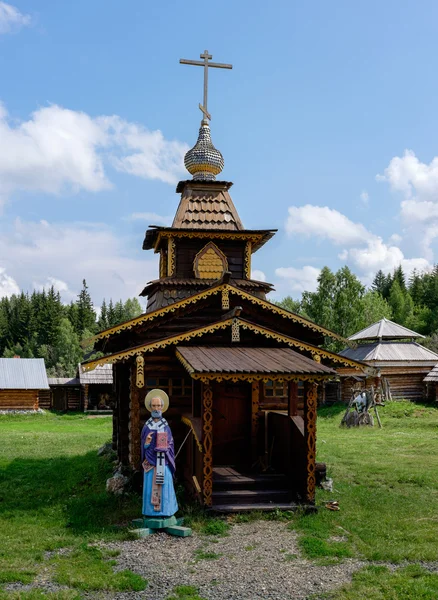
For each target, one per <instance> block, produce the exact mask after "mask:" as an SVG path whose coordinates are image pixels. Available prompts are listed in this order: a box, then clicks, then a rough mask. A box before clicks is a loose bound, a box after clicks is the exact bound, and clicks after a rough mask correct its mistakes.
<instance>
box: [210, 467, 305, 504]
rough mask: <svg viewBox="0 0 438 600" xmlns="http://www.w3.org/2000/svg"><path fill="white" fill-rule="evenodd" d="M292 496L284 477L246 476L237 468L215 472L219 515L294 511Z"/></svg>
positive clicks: (214, 480)
mask: <svg viewBox="0 0 438 600" xmlns="http://www.w3.org/2000/svg"><path fill="white" fill-rule="evenodd" d="M290 501H291V493H290V491H289V490H288V489H287V481H286V478H285V476H284V475H282V474H266V473H263V474H260V475H253V474H244V473H239V472H238V471H236V470H235V469H234V468H233V467H215V468H214V469H213V506H212V510H214V511H218V512H239V510H240V509H241V510H242V511H250V510H274V509H276V508H280V510H293V509H294V508H295V506H296V505H295V504H291V502H290Z"/></svg>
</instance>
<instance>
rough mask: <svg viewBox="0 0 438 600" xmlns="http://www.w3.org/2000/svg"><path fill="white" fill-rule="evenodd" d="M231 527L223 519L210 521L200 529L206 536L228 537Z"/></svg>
mask: <svg viewBox="0 0 438 600" xmlns="http://www.w3.org/2000/svg"><path fill="white" fill-rule="evenodd" d="M229 530H230V525H229V523H227V522H226V521H223V520H221V519H209V520H208V521H207V522H206V523H205V524H204V525H203V526H202V527H201V529H200V531H201V533H205V534H206V535H222V536H223V535H228V532H229Z"/></svg>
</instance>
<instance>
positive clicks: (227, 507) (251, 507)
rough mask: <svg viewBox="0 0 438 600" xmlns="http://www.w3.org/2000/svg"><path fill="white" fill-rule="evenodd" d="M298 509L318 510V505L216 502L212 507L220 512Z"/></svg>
mask: <svg viewBox="0 0 438 600" xmlns="http://www.w3.org/2000/svg"><path fill="white" fill-rule="evenodd" d="M297 509H300V510H303V509H304V511H306V512H316V511H317V509H316V506H312V505H303V504H295V503H293V502H290V503H289V502H278V503H272V502H268V503H262V502H261V503H259V504H215V505H213V506H212V507H211V509H209V510H211V511H212V512H218V513H240V512H252V511H261V512H270V511H273V510H284V511H295V510H297Z"/></svg>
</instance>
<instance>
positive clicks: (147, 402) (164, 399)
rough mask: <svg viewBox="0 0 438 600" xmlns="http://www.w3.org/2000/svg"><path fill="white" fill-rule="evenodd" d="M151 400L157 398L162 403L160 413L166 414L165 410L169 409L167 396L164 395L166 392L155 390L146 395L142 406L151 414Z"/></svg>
mask: <svg viewBox="0 0 438 600" xmlns="http://www.w3.org/2000/svg"><path fill="white" fill-rule="evenodd" d="M153 398H159V399H160V400H161V401H162V403H163V408H162V409H161V412H163V413H164V412H166V410H167V409H168V408H169V396H168V395H167V394H166V392H165V391H164V390H159V389H155V390H151V391H150V392H148V393H147V394H146V398H145V400H144V405H145V406H146V409H147V410H148V411H149V412H152V408H151V402H152V399H153Z"/></svg>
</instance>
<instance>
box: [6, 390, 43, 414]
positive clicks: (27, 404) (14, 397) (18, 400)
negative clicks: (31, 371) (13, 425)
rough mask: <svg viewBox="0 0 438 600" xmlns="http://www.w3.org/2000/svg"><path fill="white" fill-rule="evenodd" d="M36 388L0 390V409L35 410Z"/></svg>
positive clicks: (36, 405) (36, 403)
mask: <svg viewBox="0 0 438 600" xmlns="http://www.w3.org/2000/svg"><path fill="white" fill-rule="evenodd" d="M37 408H38V390H0V410H7V409H16V410H22V409H24V410H34V409H35V410H36V409H37Z"/></svg>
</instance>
